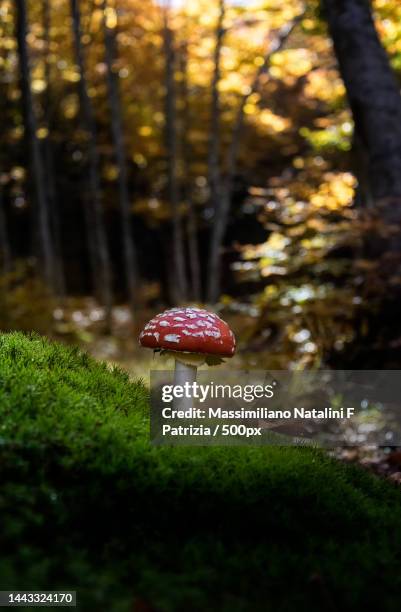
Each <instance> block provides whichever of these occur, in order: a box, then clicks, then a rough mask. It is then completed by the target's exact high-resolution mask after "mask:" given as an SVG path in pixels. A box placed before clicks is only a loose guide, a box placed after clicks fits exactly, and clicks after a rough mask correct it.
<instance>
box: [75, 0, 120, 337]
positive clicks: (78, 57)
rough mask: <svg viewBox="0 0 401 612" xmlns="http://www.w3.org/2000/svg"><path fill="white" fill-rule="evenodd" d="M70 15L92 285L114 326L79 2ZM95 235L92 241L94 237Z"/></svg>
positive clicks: (107, 255)
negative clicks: (84, 160) (82, 139)
mask: <svg viewBox="0 0 401 612" xmlns="http://www.w3.org/2000/svg"><path fill="white" fill-rule="evenodd" d="M71 15H72V24H73V32H74V50H75V61H76V63H77V66H78V70H79V76H80V79H79V85H78V86H79V101H80V107H81V114H82V124H83V128H84V130H85V132H86V134H87V153H88V166H89V168H88V170H89V173H88V181H89V195H90V200H87V202H86V207H87V221H88V222H89V223H88V228H87V231H88V240H89V241H90V242H91V241H93V243H94V250H95V255H94V262H93V267H94V269H93V270H92V273H93V284H94V288H95V291H96V293H97V296H98V297H99V298H100V301H101V303H102V304H103V305H104V307H105V311H106V323H107V326H108V328H110V326H111V315H112V306H113V290H112V273H111V263H110V254H109V247H108V244H107V235H106V230H105V225H104V212H103V206H102V198H101V185H100V160H99V154H98V149H97V130H96V121H95V115H94V111H93V106H92V102H91V99H90V97H89V94H88V86H87V82H86V74H85V58H84V51H83V46H82V31H81V15H80V11H79V6H78V0H71ZM92 233H93V237H94V240H93V237H92Z"/></svg>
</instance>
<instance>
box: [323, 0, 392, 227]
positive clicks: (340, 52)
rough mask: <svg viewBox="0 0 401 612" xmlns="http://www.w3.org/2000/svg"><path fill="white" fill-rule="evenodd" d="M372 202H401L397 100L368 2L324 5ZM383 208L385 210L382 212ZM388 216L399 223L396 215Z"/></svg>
mask: <svg viewBox="0 0 401 612" xmlns="http://www.w3.org/2000/svg"><path fill="white" fill-rule="evenodd" d="M323 6H324V8H325V12H326V17H327V21H328V24H329V29H330V33H331V37H332V39H333V43H334V50H335V53H336V56H337V59H338V63H339V67H340V72H341V76H342V78H343V80H344V84H345V87H346V90H347V95H348V100H349V104H350V107H351V110H352V114H353V117H354V122H355V131H356V133H357V136H358V138H359V139H360V141H361V142H362V144H363V146H364V147H365V149H366V151H367V153H368V156H367V157H368V162H367V163H368V172H367V176H369V182H370V190H371V193H372V196H373V198H374V200H375V201H379V200H381V201H383V200H387V201H388V198H398V199H399V198H400V197H401V97H400V92H399V86H398V84H397V82H396V79H395V75H394V74H393V71H392V69H391V66H390V63H389V60H388V57H387V55H386V53H385V51H384V49H383V47H382V45H381V43H380V40H379V37H378V34H377V31H376V28H375V25H374V22H373V18H372V13H371V6H370V2H369V1H368V0H347V1H346V2H345V0H323ZM387 208H388V207H387ZM387 212H388V214H389V215H390V217H393V215H394V214H396V217H397V218H398V219H400V218H401V206H399V209H398V210H397V211H394V210H393V211H391V210H388V211H387Z"/></svg>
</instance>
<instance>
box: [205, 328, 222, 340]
mask: <svg viewBox="0 0 401 612" xmlns="http://www.w3.org/2000/svg"><path fill="white" fill-rule="evenodd" d="M205 335H206V336H210V337H211V338H221V333H220V332H219V331H218V330H217V329H216V330H211V329H205Z"/></svg>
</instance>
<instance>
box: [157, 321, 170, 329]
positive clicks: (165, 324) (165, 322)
mask: <svg viewBox="0 0 401 612" xmlns="http://www.w3.org/2000/svg"><path fill="white" fill-rule="evenodd" d="M159 325H160V327H168V326H169V325H170V323H169V322H168V321H166V320H165V319H163V321H159Z"/></svg>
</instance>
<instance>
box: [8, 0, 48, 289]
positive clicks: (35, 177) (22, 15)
mask: <svg viewBox="0 0 401 612" xmlns="http://www.w3.org/2000/svg"><path fill="white" fill-rule="evenodd" d="M16 8H17V15H16V38H17V44H18V56H19V63H20V79H21V93H22V104H23V115H24V124H25V130H26V137H27V144H28V145H29V149H30V155H31V173H32V183H33V186H34V190H35V200H36V201H35V204H36V211H35V212H36V215H35V216H36V218H37V223H38V233H39V237H40V251H41V260H42V269H43V277H44V280H45V281H46V283H47V285H48V286H49V288H51V289H53V288H54V285H55V269H54V261H55V258H54V248H53V241H52V235H51V231H50V219H49V210H48V207H47V201H46V186H45V178H44V172H43V160H42V156H41V150H40V145H39V141H38V138H37V120H36V116H35V112H34V106H33V96H32V90H31V74H30V64H29V56H28V46H27V40H26V38H27V29H28V25H27V11H26V2H25V0H16Z"/></svg>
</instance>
